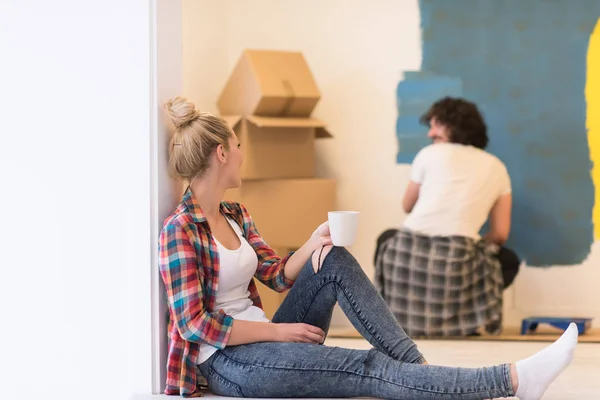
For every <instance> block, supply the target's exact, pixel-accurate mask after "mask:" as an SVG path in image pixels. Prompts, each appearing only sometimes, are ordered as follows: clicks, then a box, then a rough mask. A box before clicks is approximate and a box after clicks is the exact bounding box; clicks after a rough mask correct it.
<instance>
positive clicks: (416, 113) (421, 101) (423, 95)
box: [396, 71, 462, 164]
mask: <svg viewBox="0 0 600 400" xmlns="http://www.w3.org/2000/svg"><path fill="white" fill-rule="evenodd" d="M461 93H462V82H461V80H460V79H459V78H453V77H447V76H440V75H436V74H433V73H431V72H420V71H407V72H404V80H403V81H401V82H400V83H399V84H398V88H397V90H396V96H397V102H398V103H397V104H398V119H397V120H396V137H397V139H398V155H397V157H396V162H397V163H399V164H409V163H411V162H412V160H413V159H414V157H415V155H416V154H417V153H418V152H419V150H420V149H422V148H423V147H425V146H426V145H428V144H430V143H431V140H430V139H429V138H428V137H427V130H428V128H427V127H426V126H423V125H421V124H420V123H419V118H420V117H421V115H423V114H424V113H425V112H426V111H427V109H428V108H429V107H430V106H431V103H433V102H434V101H436V100H437V99H439V98H440V97H443V96H460V95H461Z"/></svg>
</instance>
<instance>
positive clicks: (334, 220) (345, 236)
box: [328, 211, 359, 247]
mask: <svg viewBox="0 0 600 400" xmlns="http://www.w3.org/2000/svg"><path fill="white" fill-rule="evenodd" d="M358 215H359V212H358V211H330V212H329V215H328V216H329V232H330V233H331V241H332V242H333V245H334V246H340V247H342V246H352V245H353V244H354V241H355V240H356V234H357V233H358Z"/></svg>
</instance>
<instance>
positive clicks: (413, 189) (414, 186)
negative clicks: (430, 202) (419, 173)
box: [402, 180, 421, 214]
mask: <svg viewBox="0 0 600 400" xmlns="http://www.w3.org/2000/svg"><path fill="white" fill-rule="evenodd" d="M420 189H421V184H419V183H417V182H414V181H412V180H411V181H410V182H408V186H407V187H406V191H405V192H404V199H403V200H402V208H403V209H404V212H405V213H407V214H409V213H410V212H411V211H412V209H413V208H414V206H415V204H416V203H417V200H418V199H419V190H420Z"/></svg>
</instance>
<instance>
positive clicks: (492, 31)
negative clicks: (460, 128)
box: [397, 0, 600, 266]
mask: <svg viewBox="0 0 600 400" xmlns="http://www.w3.org/2000/svg"><path fill="white" fill-rule="evenodd" d="M419 5H420V8H421V19H422V21H421V24H422V29H423V32H422V43H423V62H422V67H421V71H420V72H412V73H409V74H408V75H407V76H406V78H405V80H404V81H403V82H401V83H400V84H399V86H398V100H399V118H398V122H397V135H398V139H399V145H400V151H399V153H398V162H400V163H409V162H411V160H412V157H414V154H415V153H416V151H418V149H419V148H421V147H422V146H423V145H424V144H426V143H428V142H427V139H426V138H425V139H423V137H424V136H425V132H426V130H425V129H424V128H419V127H416V126H415V124H416V122H410V121H416V120H417V119H418V116H419V115H420V113H422V112H423V110H424V109H426V108H427V105H429V104H430V103H431V102H433V101H434V100H435V99H437V98H439V97H442V96H443V95H446V94H450V95H455V96H456V95H462V96H464V97H466V98H468V99H470V100H472V101H475V102H476V103H478V104H479V106H480V108H481V109H482V111H483V113H484V116H485V118H486V120H487V122H488V126H489V134H490V146H489V148H488V150H489V151H490V152H491V153H493V154H496V155H497V156H499V157H500V158H501V159H502V160H503V161H504V162H505V163H506V164H507V168H508V171H509V173H510V175H511V178H512V184H513V196H514V197H513V199H514V208H513V229H512V232H511V237H510V240H509V243H508V244H507V245H508V246H509V247H512V248H514V249H515V250H516V251H517V252H518V253H519V255H520V256H521V257H523V258H525V259H526V261H527V263H528V264H529V265H533V266H550V265H573V264H580V263H581V262H582V261H584V259H585V258H586V257H587V256H588V254H589V251H590V246H591V244H592V242H593V226H592V208H593V205H594V187H593V183H592V179H591V177H590V169H591V162H590V159H589V148H588V143H587V131H586V127H585V110H586V107H585V106H586V105H585V97H584V86H585V77H586V54H587V47H588V42H589V38H590V34H591V33H592V30H593V28H594V25H595V23H596V21H597V20H598V17H599V16H600V0H573V1H566V0H565V1H544V0H527V1H516V0H515V1H510V0H496V1H482V0H453V1H448V0H420V1H419ZM419 129H420V130H419Z"/></svg>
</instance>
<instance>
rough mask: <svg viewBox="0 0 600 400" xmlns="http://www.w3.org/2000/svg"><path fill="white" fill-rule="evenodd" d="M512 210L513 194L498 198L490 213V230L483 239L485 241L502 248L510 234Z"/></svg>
mask: <svg viewBox="0 0 600 400" xmlns="http://www.w3.org/2000/svg"><path fill="white" fill-rule="evenodd" d="M511 208H512V194H511V193H506V194H503V195H502V196H500V197H498V200H496V203H495V204H494V206H493V207H492V209H491V211H490V230H489V232H488V233H487V234H486V235H485V236H484V237H483V239H484V240H487V241H488V242H492V243H496V244H498V245H500V246H502V245H503V244H504V242H506V240H507V239H508V235H509V233H510V218H511Z"/></svg>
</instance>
